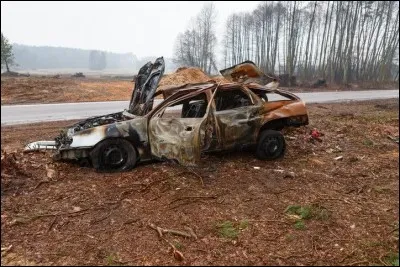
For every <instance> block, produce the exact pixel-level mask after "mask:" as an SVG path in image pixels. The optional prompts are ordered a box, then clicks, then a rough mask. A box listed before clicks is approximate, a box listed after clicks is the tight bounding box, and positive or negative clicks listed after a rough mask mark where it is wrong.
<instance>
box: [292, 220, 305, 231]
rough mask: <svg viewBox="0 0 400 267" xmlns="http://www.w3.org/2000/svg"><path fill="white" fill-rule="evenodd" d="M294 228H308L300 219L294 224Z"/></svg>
mask: <svg viewBox="0 0 400 267" xmlns="http://www.w3.org/2000/svg"><path fill="white" fill-rule="evenodd" d="M294 228H295V229H297V230H303V229H305V228H306V225H305V223H304V221H302V220H299V221H297V222H296V223H295V224H294Z"/></svg>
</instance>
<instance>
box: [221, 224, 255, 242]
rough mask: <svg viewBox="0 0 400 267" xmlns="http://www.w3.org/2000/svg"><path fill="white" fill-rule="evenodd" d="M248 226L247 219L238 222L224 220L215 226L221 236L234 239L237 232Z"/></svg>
mask: <svg viewBox="0 0 400 267" xmlns="http://www.w3.org/2000/svg"><path fill="white" fill-rule="evenodd" d="M248 226H249V222H248V221H247V220H242V221H240V222H239V223H233V222H231V221H224V222H221V223H218V224H217V225H216V228H217V230H218V234H219V235H220V236H221V237H224V238H227V239H235V238H237V237H238V235H239V232H240V231H241V230H244V229H246V228H247V227H248Z"/></svg>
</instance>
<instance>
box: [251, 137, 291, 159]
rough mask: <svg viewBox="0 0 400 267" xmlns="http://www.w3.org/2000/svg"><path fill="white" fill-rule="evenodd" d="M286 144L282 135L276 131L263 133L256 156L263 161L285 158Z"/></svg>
mask: <svg viewBox="0 0 400 267" xmlns="http://www.w3.org/2000/svg"><path fill="white" fill-rule="evenodd" d="M285 148H286V143H285V138H284V137H283V135H282V133H280V132H278V131H275V130H265V131H263V132H261V134H260V138H259V139H258V144H257V150H256V156H257V158H259V159H261V160H274V159H277V158H280V157H283V155H284V153H285Z"/></svg>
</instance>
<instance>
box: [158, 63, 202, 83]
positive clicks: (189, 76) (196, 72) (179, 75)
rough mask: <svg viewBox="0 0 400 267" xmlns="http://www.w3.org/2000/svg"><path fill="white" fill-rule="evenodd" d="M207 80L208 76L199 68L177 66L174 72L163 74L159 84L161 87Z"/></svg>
mask: <svg viewBox="0 0 400 267" xmlns="http://www.w3.org/2000/svg"><path fill="white" fill-rule="evenodd" d="M209 80H210V77H209V76H207V74H205V73H204V72H203V71H202V70H201V69H199V68H179V69H177V70H176V71H175V73H171V74H166V75H164V77H163V78H162V79H161V81H160V84H159V86H160V87H163V86H171V85H182V84H186V83H201V82H206V81H209Z"/></svg>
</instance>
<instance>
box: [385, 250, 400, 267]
mask: <svg viewBox="0 0 400 267" xmlns="http://www.w3.org/2000/svg"><path fill="white" fill-rule="evenodd" d="M383 261H384V262H385V263H386V264H387V265H389V266H399V253H397V254H396V253H390V254H389V255H388V256H386V257H385V258H384V260H383Z"/></svg>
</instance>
